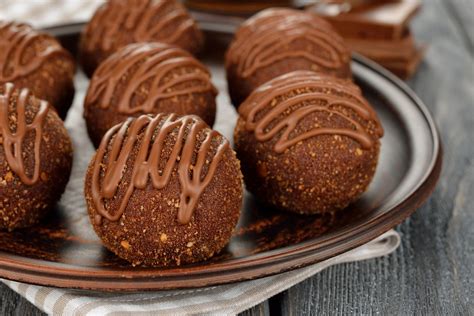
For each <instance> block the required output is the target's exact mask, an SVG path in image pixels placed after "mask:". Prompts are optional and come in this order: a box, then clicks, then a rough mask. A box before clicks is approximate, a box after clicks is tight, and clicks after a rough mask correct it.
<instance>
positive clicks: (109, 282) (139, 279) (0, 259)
mask: <svg viewBox="0 0 474 316" xmlns="http://www.w3.org/2000/svg"><path fill="white" fill-rule="evenodd" d="M82 25H83V23H74V24H65V25H58V26H54V27H50V28H47V29H46V30H47V31H48V32H50V33H52V34H54V35H56V36H60V35H66V34H71V33H75V32H77V31H78V30H79V29H80V28H81V27H82ZM353 61H354V62H355V63H358V64H360V65H362V66H364V67H365V68H369V69H370V70H372V71H373V72H375V73H377V74H378V75H379V76H382V77H383V78H385V79H386V80H387V81H389V82H390V83H391V84H392V85H394V86H396V87H397V89H398V90H399V91H400V92H403V93H404V94H405V95H406V96H407V97H408V98H409V99H411V101H412V103H413V105H415V106H416V107H417V110H418V111H419V112H420V113H421V114H422V115H423V117H424V119H425V121H426V123H427V125H428V126H429V131H430V133H431V138H432V141H433V148H432V151H433V156H432V157H431V161H430V163H429V166H428V168H427V170H426V173H425V174H424V176H423V177H422V178H421V179H419V181H418V183H417V184H416V186H415V187H414V189H413V190H412V191H411V192H410V193H409V194H407V195H406V197H405V198H404V199H403V200H401V201H399V203H397V204H396V205H395V206H394V207H392V208H391V209H390V210H387V211H386V212H384V213H383V214H381V215H379V216H376V217H374V218H372V219H371V220H370V221H367V222H363V223H361V224H359V225H357V226H354V227H352V228H351V229H350V230H343V231H340V232H337V233H334V234H328V236H325V238H324V240H322V241H321V239H318V241H317V242H316V241H315V240H314V239H313V240H307V241H304V242H301V243H298V244H295V245H290V246H286V247H284V248H280V249H275V250H271V251H266V252H263V253H260V254H256V255H252V256H248V257H243V258H237V259H232V260H230V261H228V262H224V263H218V262H217V263H210V264H209V265H208V266H207V267H206V269H205V270H203V269H202V266H200V267H192V266H191V267H182V268H174V269H165V270H160V269H132V270H126V269H108V270H104V269H97V268H87V267H81V268H80V269H77V268H71V267H70V266H69V265H67V264H63V263H54V262H48V264H47V265H44V264H41V263H42V262H43V261H42V260H37V259H31V258H25V257H22V256H16V255H12V254H9V253H5V252H2V251H0V277H2V278H6V279H9V280H14V281H21V282H26V283H31V284H37V285H46V286H55V287H68V288H77V289H88V290H105V291H116V290H120V291H124V290H126V291H137V290H158V289H161V290H162V289H179V288H194V287H202V286H210V285H219V284H226V283H232V282H238V281H243V280H251V279H256V278H261V277H265V276H269V275H274V274H277V273H281V272H285V271H290V270H293V269H296V268H299V267H304V266H307V265H310V264H313V263H316V262H320V261H323V260H326V259H329V258H331V257H334V256H336V255H338V254H340V253H343V252H345V251H348V250H351V249H353V248H355V247H358V246H360V245H363V244H364V243H366V242H368V241H370V240H372V239H374V238H376V237H378V236H380V235H381V234H382V233H384V232H386V231H388V230H389V229H391V228H393V227H395V226H396V225H398V224H400V223H401V222H402V221H403V220H404V219H406V218H407V217H408V216H410V215H411V214H412V213H413V212H414V211H415V210H416V209H417V208H418V207H420V206H421V205H422V204H423V203H424V202H425V201H426V200H427V198H428V197H429V196H430V195H431V193H432V192H433V190H434V188H435V186H436V183H437V180H438V179H439V176H440V173H441V166H442V156H443V152H442V145H441V140H440V137H439V132H438V129H437V127H436V124H435V122H434V120H433V118H432V117H431V114H430V112H429V111H428V109H427V108H426V106H425V105H424V104H423V102H422V101H421V100H420V99H419V98H418V96H417V95H416V94H415V93H414V92H413V91H412V90H411V89H410V88H409V87H408V86H407V85H406V84H405V83H404V82H403V81H401V80H400V79H399V78H397V77H396V76H395V75H393V74H392V73H390V72H389V71H387V70H386V69H384V68H383V67H381V66H380V65H378V64H376V63H375V62H373V61H371V60H369V59H367V58H364V57H362V56H360V55H357V54H354V56H353ZM332 235H333V236H332Z"/></svg>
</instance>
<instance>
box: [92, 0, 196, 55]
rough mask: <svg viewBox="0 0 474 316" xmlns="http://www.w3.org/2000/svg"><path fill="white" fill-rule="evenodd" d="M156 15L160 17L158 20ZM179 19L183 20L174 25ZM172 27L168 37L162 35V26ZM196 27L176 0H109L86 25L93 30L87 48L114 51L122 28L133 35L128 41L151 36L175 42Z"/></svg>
mask: <svg viewBox="0 0 474 316" xmlns="http://www.w3.org/2000/svg"><path fill="white" fill-rule="evenodd" d="M163 13H164V15H163ZM160 15H162V16H160ZM157 16H160V18H159V19H156V17H157ZM176 21H181V23H180V24H175V23H176ZM171 26H175V27H174V28H173V29H172V32H171V33H170V34H169V35H168V36H167V37H166V38H163V37H162V36H160V34H159V33H160V32H161V31H162V30H163V29H168V30H170V29H171V28H170V27H171ZM194 27H196V23H195V22H194V20H193V19H191V18H190V17H189V15H188V13H187V12H186V10H185V9H184V7H183V6H182V5H180V4H179V3H177V2H176V1H168V0H148V1H136V0H135V1H130V0H128V1H109V2H108V3H106V4H104V6H102V7H101V8H99V10H97V12H96V14H95V15H94V17H93V19H92V20H91V22H90V23H89V24H88V26H87V28H88V29H89V30H91V32H89V33H90V34H91V38H90V41H88V42H87V48H88V49H94V48H95V47H101V48H102V49H103V50H105V51H109V50H111V49H112V48H113V47H114V42H113V41H114V39H116V38H117V35H118V34H119V33H120V32H121V31H123V29H125V30H127V32H130V34H131V37H132V38H131V40H130V41H129V43H134V42H148V41H150V39H160V40H162V41H164V42H166V43H175V42H176V41H178V40H179V39H180V38H181V36H183V34H185V33H186V31H187V30H189V29H191V28H194Z"/></svg>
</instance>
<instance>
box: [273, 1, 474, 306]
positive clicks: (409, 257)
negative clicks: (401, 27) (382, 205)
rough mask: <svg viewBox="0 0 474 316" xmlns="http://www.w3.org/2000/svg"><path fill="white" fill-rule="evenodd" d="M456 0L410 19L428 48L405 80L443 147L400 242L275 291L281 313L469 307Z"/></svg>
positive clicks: (471, 97)
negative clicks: (429, 191)
mask: <svg viewBox="0 0 474 316" xmlns="http://www.w3.org/2000/svg"><path fill="white" fill-rule="evenodd" d="M446 2H450V3H451V5H452V6H450V7H449V8H448V9H447V4H446ZM459 2H463V1H459ZM459 2H457V1H443V0H431V1H425V5H424V7H423V9H422V11H421V13H420V15H419V16H418V17H417V18H416V19H415V21H414V23H413V29H414V33H415V35H416V38H417V39H420V40H421V41H424V42H425V43H428V44H429V50H428V52H427V56H426V58H425V62H424V63H423V65H422V66H421V68H420V70H419V71H418V73H417V75H416V76H415V77H414V78H413V79H412V80H411V81H410V82H409V84H410V85H411V86H412V87H413V88H414V90H415V91H416V92H417V93H418V95H419V96H420V97H421V99H422V100H424V102H425V103H426V104H427V106H428V107H429V109H430V110H431V112H432V113H433V115H434V116H435V119H436V121H437V123H438V126H439V128H440V131H441V136H442V139H443V143H444V148H445V161H444V169H443V174H442V177H441V180H440V183H439V185H438V187H437V189H436V191H435V193H434V194H433V196H432V198H431V199H430V200H429V202H428V203H427V204H426V205H424V206H423V207H422V208H420V209H419V210H418V211H417V212H416V213H415V214H414V215H413V216H412V217H411V218H410V219H408V220H407V221H405V222H404V223H403V224H402V225H400V226H399V227H398V231H399V232H400V233H401V234H402V244H401V247H400V248H399V249H398V250H397V251H396V252H395V253H394V254H392V255H390V256H388V257H386V258H380V259H374V260H370V261H365V262H359V263H350V264H344V265H339V266H336V267H332V268H330V269H328V270H326V271H323V272H322V273H320V274H319V275H317V276H315V277H313V278H311V279H309V280H306V281H305V282H302V283H301V284H299V285H297V286H295V287H293V288H291V289H290V290H289V291H287V292H285V293H284V294H283V298H282V312H283V314H285V315H293V314H296V315H346V314H375V313H380V314H384V315H385V314H389V315H413V314H416V315H418V314H426V315H467V314H470V313H471V314H472V313H473V303H472V301H470V299H472V296H473V293H474V287H473V280H472V276H473V275H474V273H473V272H474V271H473V266H474V248H473V247H474V236H473V234H472V227H474V218H473V212H474V209H473V206H472V204H471V203H470V200H471V201H472V196H473V195H474V164H473V159H474V142H473V140H472V136H473V135H474V88H473V87H474V68H473V67H474V66H473V56H472V51H471V48H470V45H471V44H470V43H469V42H468V40H467V39H466V36H465V34H464V33H463V32H464V31H463V30H462V28H461V26H460V25H466V26H465V27H469V25H468V24H469V23H470V22H469V23H467V22H466V24H462V23H464V20H459V16H460V15H459V14H458V13H459V10H461V11H462V9H463V6H461V5H460V4H459ZM453 10H458V11H453ZM453 12H456V14H454V13H453ZM471 19H472V16H471ZM460 23H461V24H460Z"/></svg>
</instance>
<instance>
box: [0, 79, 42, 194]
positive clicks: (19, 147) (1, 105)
mask: <svg viewBox="0 0 474 316" xmlns="http://www.w3.org/2000/svg"><path fill="white" fill-rule="evenodd" d="M4 89H5V92H4V93H3V94H0V138H2V143H3V150H4V152H5V158H6V160H7V163H8V165H9V167H10V168H11V169H12V170H13V172H14V173H15V174H16V175H18V176H19V177H20V180H21V181H22V182H23V183H24V184H26V185H33V184H35V183H36V182H37V181H38V178H39V174H40V146H41V139H42V137H43V124H44V122H45V119H46V116H47V114H48V110H49V106H48V103H47V102H46V101H42V100H41V101H39V102H40V106H39V109H38V112H37V113H36V115H35V117H34V119H33V121H32V122H31V123H27V121H26V106H27V102H28V100H29V98H30V92H29V90H28V89H21V90H18V98H17V100H16V111H17V114H16V117H15V118H16V119H15V121H11V118H10V117H11V115H10V113H9V107H10V102H11V98H12V97H13V94H14V91H15V88H14V86H13V84H11V83H7V84H5V86H4ZM13 122H14V123H13ZM13 124H15V125H16V128H15V131H12V129H11V127H10V126H11V125H13ZM30 132H33V133H34V135H35V139H34V147H33V148H34V169H33V174H32V175H31V176H30V177H29V176H28V175H27V174H26V169H25V165H24V162H23V154H24V152H23V142H24V140H25V137H26V136H27V135H28V133H30Z"/></svg>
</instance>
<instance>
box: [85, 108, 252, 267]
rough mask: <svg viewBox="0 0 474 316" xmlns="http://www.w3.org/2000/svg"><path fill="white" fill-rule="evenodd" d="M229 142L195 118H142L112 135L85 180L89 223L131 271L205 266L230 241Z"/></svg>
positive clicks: (234, 173)
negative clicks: (202, 263) (195, 264)
mask: <svg viewBox="0 0 474 316" xmlns="http://www.w3.org/2000/svg"><path fill="white" fill-rule="evenodd" d="M242 186H243V184H242V175H241V172H240V165H239V161H238V160H237V158H236V156H235V153H234V151H233V150H232V148H231V147H230V146H229V142H228V141H227V140H226V139H225V138H224V137H223V136H222V135H220V134H219V133H218V132H216V131H214V130H212V129H210V128H209V127H208V126H207V124H206V123H205V122H204V121H203V120H201V119H200V118H199V117H197V116H194V115H186V116H181V117H180V116H177V115H175V114H158V115H156V116H151V115H142V116H140V117H138V118H129V119H127V121H125V122H124V123H122V124H119V125H116V126H114V127H113V128H111V129H110V130H109V131H108V132H107V134H106V135H105V136H104V138H103V139H102V142H101V144H100V147H99V149H98V150H97V153H96V154H95V156H94V157H93V159H92V161H91V163H90V164H89V168H88V170H87V175H86V183H85V195H86V201H87V206H88V211H89V216H90V219H91V222H92V224H93V227H94V229H95V231H96V232H97V234H98V236H99V237H100V238H101V239H102V241H103V243H104V244H105V246H106V247H107V248H108V249H110V250H111V251H112V252H114V253H115V254H117V255H118V256H119V257H121V258H123V259H125V260H127V261H129V262H131V263H132V264H133V265H138V264H143V265H147V266H175V265H181V264H186V263H193V262H198V261H202V260H206V259H208V258H210V257H212V256H213V255H214V254H216V253H218V252H219V251H220V250H221V249H222V248H223V247H224V246H225V245H226V244H227V243H228V241H229V239H230V237H231V234H232V231H233V229H234V227H235V225H236V224H237V221H238V218H239V215H240V207H241V203H242V191H243V188H242Z"/></svg>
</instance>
